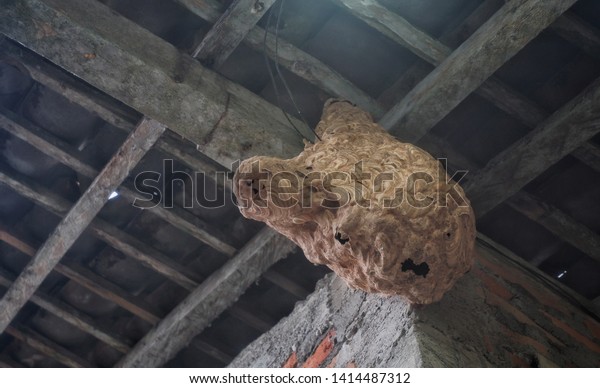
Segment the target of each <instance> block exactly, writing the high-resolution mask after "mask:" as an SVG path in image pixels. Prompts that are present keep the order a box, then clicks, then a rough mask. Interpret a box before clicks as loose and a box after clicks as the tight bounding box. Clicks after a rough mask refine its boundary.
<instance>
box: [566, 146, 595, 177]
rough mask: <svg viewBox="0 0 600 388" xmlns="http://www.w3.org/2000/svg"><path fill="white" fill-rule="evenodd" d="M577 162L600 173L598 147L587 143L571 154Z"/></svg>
mask: <svg viewBox="0 0 600 388" xmlns="http://www.w3.org/2000/svg"><path fill="white" fill-rule="evenodd" d="M571 155H573V156H574V157H576V158H577V159H579V161H581V162H583V163H585V164H586V165H588V166H589V167H591V168H593V169H594V170H596V171H598V172H600V147H598V146H597V145H596V144H594V143H591V142H587V143H585V144H583V145H582V146H581V147H579V148H577V149H576V150H575V151H573V152H572V153H571Z"/></svg>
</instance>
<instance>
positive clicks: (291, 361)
mask: <svg viewBox="0 0 600 388" xmlns="http://www.w3.org/2000/svg"><path fill="white" fill-rule="evenodd" d="M296 366H298V355H297V354H296V352H292V354H290V356H289V357H288V359H287V360H286V362H284V363H283V365H282V366H281V367H282V368H295V367H296Z"/></svg>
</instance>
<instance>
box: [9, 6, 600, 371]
mask: <svg viewBox="0 0 600 388" xmlns="http://www.w3.org/2000/svg"><path fill="white" fill-rule="evenodd" d="M7 3H8V4H7V5H6V6H4V5H3V9H2V10H0V32H1V33H2V34H4V36H1V35H0V295H2V294H4V297H3V299H2V301H1V302H0V305H1V306H2V307H3V308H6V307H8V308H7V309H6V310H5V311H12V310H14V312H15V314H16V317H12V316H10V315H8V313H4V315H2V314H0V323H2V322H5V326H6V325H8V326H6V329H5V330H4V333H3V334H1V335H0V365H2V366H15V365H17V366H34V367H53V366H102V367H105V366H114V365H122V366H134V365H137V366H158V365H166V366H172V367H217V366H224V365H227V364H228V363H229V362H230V361H231V360H232V358H233V357H235V356H236V355H237V354H238V353H239V352H240V351H241V350H242V349H243V348H244V347H245V346H246V345H247V344H248V343H250V342H251V341H252V340H254V339H255V338H257V337H258V336H259V335H260V334H262V333H263V332H265V331H267V330H268V329H269V328H270V327H272V326H273V325H274V324H275V323H276V322H277V321H279V320H280V319H281V318H282V317H285V316H287V315H288V314H289V313H290V312H291V310H292V309H293V307H294V304H295V303H296V302H297V301H299V300H302V299H304V298H305V297H306V296H307V295H308V294H309V293H310V292H311V291H312V290H313V289H314V285H315V283H316V281H317V280H318V279H320V278H321V277H322V276H323V275H324V274H325V273H327V272H328V269H327V268H323V267H316V266H313V265H312V264H310V263H309V262H308V261H307V260H306V259H305V258H304V257H303V254H302V252H301V251H300V250H298V249H294V248H293V247H292V246H291V245H290V243H289V242H287V241H285V240H283V239H281V237H279V236H278V235H276V234H274V233H273V232H271V231H269V230H267V229H264V226H263V225H262V224H259V223H256V222H253V221H250V220H246V219H243V218H242V217H241V215H240V214H239V211H238V210H237V207H236V206H235V204H234V203H233V202H232V199H231V191H230V183H229V182H228V181H226V180H223V179H216V180H215V178H214V177H215V175H214V172H215V171H222V172H229V171H230V169H231V168H232V166H231V162H232V161H234V160H236V159H241V158H245V157H248V156H251V155H259V154H269V155H274V156H280V157H287V156H291V155H293V154H294V153H295V152H297V151H298V150H300V149H301V148H302V139H301V137H300V136H298V134H297V133H296V132H295V130H294V128H293V127H292V126H291V125H290V122H288V120H287V119H286V118H285V117H284V116H283V115H282V113H281V110H284V111H286V112H287V114H289V115H290V117H291V119H290V120H291V122H293V123H294V126H296V127H297V128H298V129H299V130H300V131H301V132H302V133H303V134H305V136H309V135H308V134H310V131H309V130H308V128H307V126H310V127H314V126H315V125H316V123H317V122H318V119H319V116H320V113H321V109H322V106H323V103H324V102H325V101H326V100H327V99H328V98H330V97H341V98H346V99H349V100H351V101H353V102H355V103H357V104H358V105H359V106H361V107H363V108H364V109H365V110H367V111H369V112H371V114H372V115H373V116H374V117H375V118H376V119H377V120H380V123H381V124H382V125H384V126H385V127H386V128H387V129H389V130H390V131H391V132H392V133H393V134H394V135H396V136H397V137H398V138H399V139H401V140H407V141H412V142H415V143H416V144H418V145H420V146H421V147H422V148H424V149H426V150H427V151H429V152H430V153H431V154H432V155H434V156H435V157H439V158H448V170H449V172H450V173H454V172H455V171H458V170H469V173H468V174H467V175H466V177H465V178H464V179H463V180H462V181H461V184H463V185H464V187H465V188H466V190H467V193H468V195H469V197H470V198H471V199H472V201H473V205H474V208H475V211H476V214H477V215H478V220H477V227H478V230H479V231H480V232H481V233H482V234H484V235H485V236H488V237H489V238H491V239H492V240H494V241H495V242H496V243H497V244H499V245H502V246H504V247H506V248H508V249H509V250H510V251H512V252H514V253H516V254H517V255H518V256H520V257H522V258H523V259H525V260H526V261H528V262H529V263H530V264H532V265H533V266H535V267H538V268H539V269H540V270H541V271H543V272H544V273H546V274H547V275H548V276H549V277H552V278H554V280H555V281H556V282H560V283H563V284H564V285H566V286H567V287H569V288H570V289H571V290H572V291H574V292H575V293H576V294H577V295H578V296H577V297H578V298H579V300H580V301H582V303H584V305H586V306H589V307H590V308H591V309H593V306H594V304H595V305H596V306H598V304H599V303H598V298H599V296H600V237H599V236H598V234H599V233H600V201H599V199H600V136H599V135H597V133H598V132H599V131H600V81H596V80H597V79H598V78H599V77H600V2H598V1H595V0H579V1H577V2H575V1H568V0H543V1H542V0H537V1H536V0H518V1H510V2H506V4H505V2H504V1H502V0H443V1H442V0H419V1H396V0H379V1H378V2H377V3H375V2H365V1H362V2H361V1H355V0H328V1H323V0H287V1H285V2H282V0H278V1H272V0H262V1H255V0H236V1H221V2H219V1H216V0H178V1H176V0H173V1H168V0H152V1H149V0H126V1H123V0H119V1H117V0H102V1H96V0H77V1H76V0H22V1H8V2H7ZM282 3H283V4H282ZM363 3H371V6H363V5H362V4H363ZM572 3H575V4H574V5H572ZM269 10H270V12H269ZM531 15H534V16H533V17H532V16H531ZM511 18H514V20H513V19H511ZM265 30H267V31H268V33H267V34H266V35H265ZM507 31H508V32H507ZM503 34H504V35H503ZM507 36H510V39H508V38H506V37H507ZM167 42H168V43H167ZM192 54H194V56H195V57H196V59H197V60H193V59H192V57H191V55H192ZM269 68H270V69H271V72H272V74H274V76H275V78H277V80H276V85H277V87H274V86H273V83H272V82H271V74H270V72H269ZM278 70H279V71H278ZM278 73H280V74H278ZM281 79H284V80H285V85H284V83H283V82H282V81H281ZM286 87H287V88H288V89H289V91H290V93H288V92H287V91H286ZM290 96H292V97H293V99H292V98H290ZM298 111H300V112H301V115H299V114H298ZM143 118H145V119H143ZM150 118H151V119H154V120H156V121H157V122H155V121H154V120H150ZM148 122H150V125H156V126H158V127H161V126H162V125H164V126H167V127H168V128H169V129H167V130H166V131H165V132H164V134H163V135H162V136H161V137H160V139H159V140H158V141H156V143H154V144H153V145H152V144H149V145H148V146H152V147H151V148H150V150H149V151H148V152H147V153H144V152H143V147H141V150H138V151H139V155H137V156H138V157H139V158H141V160H140V161H139V162H138V163H129V164H127V161H129V162H131V161H132V160H134V158H135V155H133V156H132V155H129V154H127V153H125V156H123V155H124V151H123V150H121V151H120V152H118V153H116V152H117V150H119V148H120V147H121V146H122V144H123V143H124V142H125V141H126V139H132V137H128V135H129V134H130V133H133V134H134V135H133V139H134V140H135V136H139V135H140V134H143V133H144V130H147V125H148ZM152 123H154V124H152ZM127 141H128V140H127ZM132 141H133V140H132ZM148 141H150V140H148ZM136 144H137V143H136ZM129 148H135V147H129ZM132 152H133V151H132ZM129 158H130V159H129ZM123 159H125V161H123ZM170 161H172V163H171V162H170ZM107 163H108V164H111V163H112V164H111V165H113V164H116V165H120V164H119V163H125V165H126V167H127V169H126V170H123V168H120V171H121V172H123V171H125V173H127V172H128V173H129V174H128V178H126V179H125V180H124V181H123V182H122V183H121V182H120V180H119V179H118V178H117V175H118V174H116V173H114V172H113V171H112V170H111V169H110V168H104V166H105V165H107ZM142 172H146V173H147V172H157V173H160V177H157V179H156V181H155V182H153V185H154V186H155V187H156V189H157V190H160V191H161V193H162V197H161V198H160V199H159V198H158V197H154V199H155V200H162V201H164V202H163V204H164V203H167V202H169V201H172V202H173V203H174V206H173V207H172V208H169V207H164V206H155V207H152V206H148V204H149V202H148V201H146V206H147V208H146V209H141V208H139V207H134V206H132V204H131V203H132V200H133V199H134V198H135V197H136V193H135V188H134V180H135V177H136V176H138V174H139V173H142ZM169 172H173V173H174V174H175V175H174V176H172V178H176V179H175V180H174V185H173V189H172V190H171V189H169V188H168V187H167V188H166V189H165V188H164V187H163V183H164V181H165V176H167V181H169V178H168V175H169ZM183 172H185V173H186V174H187V176H186V174H183ZM199 172H204V173H206V177H207V178H206V179H203V176H202V175H197V173H199ZM97 176H100V177H101V178H102V177H103V178H105V179H106V180H107V182H109V183H110V184H109V185H108V186H103V185H102V184H98V183H97V182H98V180H96V181H94V179H95V178H96V177H97ZM148 177H150V178H151V177H154V175H149V176H148ZM187 177H194V178H195V179H194V180H193V181H190V180H189V179H188V178H187ZM221 178H223V175H222V176H221ZM93 181H94V182H93ZM101 186H102V187H101ZM167 186H168V185H167ZM106 187H109V188H110V187H113V188H114V189H110V190H109V192H110V191H113V190H114V191H117V192H118V193H119V195H118V196H116V197H114V198H112V199H110V200H107V197H106V196H105V192H104V191H102V190H106ZM117 187H118V189H116V188H117ZM86 190H87V191H86ZM203 193H206V195H207V197H206V198H203V197H202V194H203ZM145 194H146V196H145V198H148V197H152V190H150V191H148V192H146V193H145ZM194 197H195V198H194ZM98 198H101V201H100V202H98ZM214 198H217V199H218V198H223V203H224V204H223V205H222V206H215V205H214V202H211V200H212V199H214ZM192 199H194V201H192ZM190 201H192V202H193V205H194V206H191V207H190V206H188V205H189V202H190ZM75 203H77V205H76V206H75V207H72V206H73V205H74V204H75ZM77 206H79V207H77ZM94 206H95V208H94ZM82 209H83V210H82ZM93 209H96V210H99V213H98V214H97V215H96V216H95V217H94V220H93V221H92V222H91V224H89V226H87V223H85V222H84V221H82V219H83V218H85V217H84V216H85V215H88V216H89V217H93V216H94V214H95V213H94V210H93ZM65 216H66V217H71V218H67V219H68V220H72V221H69V225H70V226H68V227H65V228H66V230H67V232H64V234H61V235H59V236H54V235H53V232H54V231H55V229H56V228H57V226H58V225H59V223H60V222H61V220H62V219H63V218H64V217H65ZM61 225H62V224H61ZM86 226H87V227H86ZM59 227H60V226H59ZM77 228H79V229H77ZM59 230H63V229H59ZM81 231H83V233H81ZM80 233H81V235H79V234H80ZM53 237H54V240H53ZM69 238H72V239H76V242H75V244H74V245H73V246H72V247H71V248H70V249H68V252H67V253H66V254H65V255H63V254H61V253H60V249H61V245H62V244H63V243H64V241H68V239H69ZM332 238H333V236H332ZM52 241H57V242H56V243H52ZM57 252H58V253H57ZM32 258H35V259H34V260H33V261H31V260H32ZM281 258H285V259H283V260H279V259H281ZM36 260H37V261H36ZM52 260H54V262H52ZM58 260H60V263H58V264H56V263H57V262H58ZM30 261H31V262H32V263H34V264H32V265H36V264H35V263H38V262H39V263H40V264H39V265H40V267H39V268H42V269H44V270H45V271H47V272H49V274H48V276H45V275H44V276H41V277H40V278H39V279H38V280H39V282H41V286H40V287H39V289H38V290H37V291H36V292H35V294H33V295H31V294H32V293H33V291H34V290H35V287H33V288H32V287H31V286H27V284H29V283H28V282H25V281H22V282H20V281H19V280H17V282H15V285H14V286H13V287H12V288H11V289H13V291H14V292H13V293H12V294H11V293H10V292H8V293H6V292H5V291H6V289H8V287H9V286H10V285H11V283H12V282H13V281H15V279H16V278H17V277H19V278H23V277H27V276H30V278H31V279H33V276H40V275H39V274H38V275H31V273H30V272H32V271H23V269H24V268H25V266H26V265H27V264H28V263H29V262H30ZM49 263H51V264H49ZM35 269H36V270H37V269H38V267H35ZM50 271H51V272H50ZM28 279H29V278H28ZM19 301H21V302H19ZM17 312H18V314H17ZM153 327H154V329H153ZM152 329H153V330H152ZM0 331H1V330H0Z"/></svg>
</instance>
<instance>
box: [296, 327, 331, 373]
mask: <svg viewBox="0 0 600 388" xmlns="http://www.w3.org/2000/svg"><path fill="white" fill-rule="evenodd" d="M334 336H335V330H333V329H331V330H329V332H328V333H327V335H325V338H323V340H322V341H321V342H320V343H319V345H318V346H317V348H316V349H315V351H314V352H313V354H311V355H310V356H309V357H308V358H307V359H306V361H305V362H304V364H303V365H302V368H318V367H319V366H321V364H323V362H324V361H325V360H326V359H327V357H329V355H330V354H331V351H332V350H333V345H334V344H335V343H334V340H333V337H334Z"/></svg>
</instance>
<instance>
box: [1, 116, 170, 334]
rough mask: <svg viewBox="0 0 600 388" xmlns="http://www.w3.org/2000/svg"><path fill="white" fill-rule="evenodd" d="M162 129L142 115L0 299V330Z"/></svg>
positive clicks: (92, 217) (15, 313)
mask: <svg viewBox="0 0 600 388" xmlns="http://www.w3.org/2000/svg"><path fill="white" fill-rule="evenodd" d="M164 130H165V127H164V126H163V125H162V124H160V123H158V122H157V121H154V120H151V119H144V120H142V121H141V122H140V124H139V125H138V127H137V128H136V130H135V131H134V132H132V133H131V135H130V136H129V137H128V138H127V139H126V140H125V142H124V143H123V145H122V146H121V147H120V148H119V150H118V151H117V153H116V154H115V155H114V156H113V158H112V159H111V160H110V161H109V162H108V163H107V164H106V166H105V167H104V168H103V169H102V171H101V172H100V174H99V175H98V176H97V177H96V179H95V180H94V181H93V182H92V183H91V185H90V186H89V187H88V189H87V190H86V191H85V193H83V195H82V196H81V197H80V198H79V200H78V201H77V203H76V204H75V205H74V206H73V207H72V208H71V210H69V212H68V213H67V215H66V216H65V217H64V218H63V219H62V221H61V222H60V223H59V224H58V226H57V227H56V229H54V231H53V232H52V234H51V235H50V236H49V237H48V239H47V240H46V242H45V243H44V245H42V247H41V248H40V249H39V250H38V251H37V252H36V254H35V256H34V257H33V258H32V259H31V261H30V262H29V263H28V264H27V266H26V267H25V269H24V270H23V272H22V273H21V274H20V275H19V277H18V278H17V279H16V280H15V281H14V283H13V284H12V286H11V287H10V288H9V289H8V291H7V292H6V293H5V294H4V297H3V298H2V300H0V332H2V331H4V329H5V328H6V327H7V326H8V325H9V324H10V322H11V321H12V320H13V319H14V317H15V316H16V315H17V313H18V312H19V310H20V309H21V307H23V305H25V303H26V302H27V300H28V299H29V298H30V297H31V295H33V293H34V292H35V290H36V289H37V288H38V287H39V286H40V284H41V283H42V282H43V281H44V279H46V277H47V276H48V274H49V273H50V272H51V271H52V269H53V268H54V266H56V264H58V262H59V261H60V259H61V258H62V257H63V256H64V254H65V253H66V252H67V250H68V249H69V248H70V247H71V246H72V245H73V243H75V241H76V240H77V238H78V237H79V236H80V235H81V234H82V233H83V231H84V230H85V229H86V228H87V226H88V225H89V224H90V223H91V222H92V220H93V219H94V217H95V216H96V214H97V213H98V212H99V211H100V209H101V208H102V206H104V204H105V203H106V201H107V200H108V196H109V195H110V193H111V192H113V191H114V190H115V189H116V188H117V187H118V185H119V184H120V183H121V182H122V181H123V180H124V179H125V178H126V177H127V175H128V174H129V172H130V171H131V170H132V169H133V168H134V167H135V166H136V165H137V163H138V161H139V160H140V159H141V158H142V156H144V155H145V154H146V152H147V151H148V150H149V149H150V147H152V145H153V144H154V143H155V142H156V140H157V139H158V138H159V137H160V135H161V134H162V133H163V131H164Z"/></svg>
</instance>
